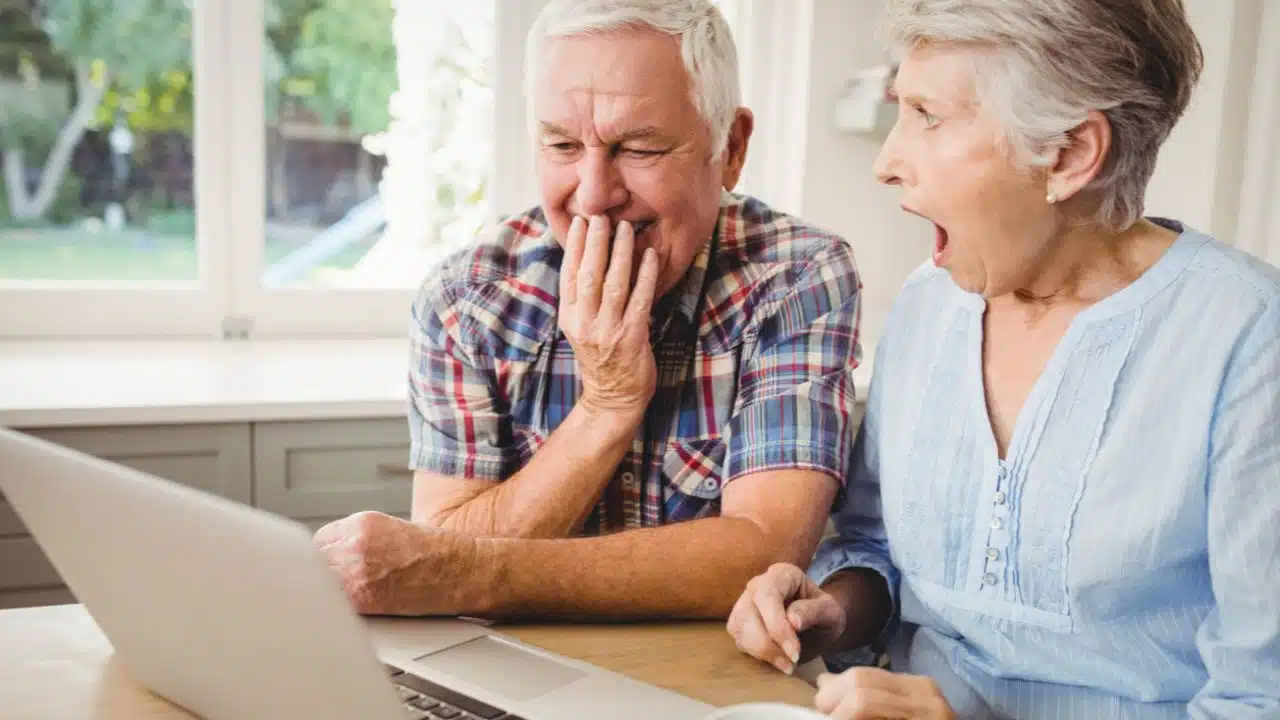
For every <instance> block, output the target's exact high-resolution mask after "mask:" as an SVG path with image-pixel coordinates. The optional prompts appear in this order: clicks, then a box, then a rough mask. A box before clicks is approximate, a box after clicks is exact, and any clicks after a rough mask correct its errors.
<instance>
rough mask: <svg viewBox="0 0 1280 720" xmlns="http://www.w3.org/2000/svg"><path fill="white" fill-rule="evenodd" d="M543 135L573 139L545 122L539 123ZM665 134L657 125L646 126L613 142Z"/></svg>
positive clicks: (565, 132) (662, 136) (567, 133)
mask: <svg viewBox="0 0 1280 720" xmlns="http://www.w3.org/2000/svg"><path fill="white" fill-rule="evenodd" d="M539 125H540V127H541V130H542V134H543V135H559V136H561V137H573V133H571V132H569V131H568V130H566V129H565V128H563V127H560V126H559V125H557V124H555V123H553V122H546V121H543V122H541V123H539ZM664 137H666V136H665V134H664V133H663V132H662V131H661V130H659V129H658V126H656V125H644V126H641V127H638V128H633V129H631V130H628V131H626V132H624V133H622V134H621V135H619V136H618V137H617V138H616V139H615V140H614V141H613V142H615V143H621V142H626V141H628V140H646V139H651V138H664Z"/></svg>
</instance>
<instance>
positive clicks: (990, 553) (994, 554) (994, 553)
mask: <svg viewBox="0 0 1280 720" xmlns="http://www.w3.org/2000/svg"><path fill="white" fill-rule="evenodd" d="M987 559H988V560H999V559H1000V551H999V550H997V549H995V548H987Z"/></svg>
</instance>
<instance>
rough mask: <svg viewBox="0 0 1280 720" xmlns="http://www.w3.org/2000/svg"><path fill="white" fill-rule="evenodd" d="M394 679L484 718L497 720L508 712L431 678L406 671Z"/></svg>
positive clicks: (405, 685)
mask: <svg viewBox="0 0 1280 720" xmlns="http://www.w3.org/2000/svg"><path fill="white" fill-rule="evenodd" d="M392 681H393V682H396V683H398V684H399V685H402V686H404V687H409V688H412V689H414V690H416V691H418V692H420V693H422V694H423V695H430V696H431V697H433V698H435V699H436V700H439V701H441V702H446V703H449V704H450V705H453V706H454V707H457V708H461V709H462V710H465V711H467V712H469V713H471V714H472V715H476V716H478V717H481V718H484V720H496V718H500V717H502V716H503V715H505V714H506V713H505V712H503V711H502V710H499V709H498V708H496V707H494V706H492V705H486V704H484V703H482V702H480V701H479V700H476V699H475V698H470V697H467V696H466V695H463V694H462V693H460V692H455V691H453V690H450V689H449V688H447V687H444V686H442V685H437V684H435V683H433V682H431V681H430V680H426V679H425V678H420V677H418V676H417V675H413V674H410V673H405V674H403V675H397V676H396V677H394V678H392Z"/></svg>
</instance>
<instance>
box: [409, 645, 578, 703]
mask: <svg viewBox="0 0 1280 720" xmlns="http://www.w3.org/2000/svg"><path fill="white" fill-rule="evenodd" d="M413 661H414V662H416V663H419V664H421V665H422V666H424V667H428V668H431V669H432V670H435V671H437V672H442V673H445V674H448V675H452V676H454V677H456V678H458V679H459V680H465V681H466V682H469V683H471V684H472V685H475V686H476V687H479V688H483V689H485V690H487V691H489V692H492V693H496V694H498V695H501V696H503V697H505V698H508V699H511V700H515V701H518V702H526V701H528V700H532V699H534V698H536V697H539V696H542V695H545V694H547V693H549V692H551V691H552V690H557V689H559V688H562V687H564V686H565V685H568V684H569V683H571V682H573V681H574V680H577V679H579V678H582V677H585V676H586V673H584V672H582V671H581V670H578V669H577V668H573V667H570V666H568V665H565V664H564V663H560V662H556V661H555V660H552V659H550V658H546V657H543V656H541V655H536V654H534V653H531V652H529V651H528V650H525V649H523V648H520V647H517V646H515V645H512V644H510V643H506V642H503V641H502V640H499V639H496V638H494V637H492V636H489V635H483V636H481V637H478V638H476V639H475V640H469V641H467V642H464V643H462V644H461V645H454V646H453V647H449V648H445V649H444V650H441V651H439V652H434V653H431V654H429V655H423V656H422V657H418V658H414V659H413Z"/></svg>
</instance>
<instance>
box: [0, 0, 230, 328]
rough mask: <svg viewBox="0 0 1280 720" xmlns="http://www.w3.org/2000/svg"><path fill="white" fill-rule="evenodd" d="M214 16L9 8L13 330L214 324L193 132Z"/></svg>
mask: <svg viewBox="0 0 1280 720" xmlns="http://www.w3.org/2000/svg"><path fill="white" fill-rule="evenodd" d="M203 10H204V9H203V8H193V7H192V6H190V5H188V4H186V3H183V2H144V1H142V0H130V1H127V2H119V3H111V4H103V3H96V2H89V1H88V0H81V1H73V0H66V1H61V2H40V1H38V0H26V1H25V2H13V3H5V4H4V5H0V155H2V156H3V158H2V160H0V165H2V166H3V171H2V172H0V333H6V334H44V333H45V332H46V331H49V330H58V329H72V328H74V329H76V330H77V331H79V332H82V333H84V334H116V333H119V332H124V331H127V328H128V327H132V326H136V325H153V326H155V327H160V328H165V329H168V330H173V329H178V328H180V327H183V326H186V325H188V324H199V323H201V322H204V323H206V324H207V323H209V322H211V321H212V319H213V316H214V313H215V306H216V304H217V298H216V297H214V296H213V295H212V294H210V293H205V292H203V291H202V290H201V288H202V286H203V285H204V284H205V282H206V281H207V280H208V276H209V274H210V273H211V272H214V271H216V263H213V262H211V257H210V254H209V250H210V248H209V247H208V246H207V245H206V243H204V242H203V237H201V236H200V235H199V234H198V233H197V227H196V225H197V221H196V215H195V209H196V208H197V207H200V206H201V205H202V204H203V202H204V199H205V197H206V196H207V195H208V192H205V191H204V189H202V188H200V187H199V184H198V183H197V182H196V176H195V173H196V168H195V166H194V164H193V156H194V155H195V147H194V145H193V138H192V134H191V128H192V126H193V125H194V124H195V121H196V118H195V116H196V114H197V110H196V106H195V102H194V98H195V96H196V94H197V92H198V91H202V90H203V89H204V88H203V85H204V84H205V82H206V78H205V77H204V75H203V73H200V72H196V70H195V68H196V67H197V66H198V65H199V64H200V63H199V62H198V60H199V58H197V57H196V56H195V55H194V54H193V51H192V48H193V42H194V41H196V40H197V38H196V37H195V34H196V32H197V28H198V27H199V26H200V25H202V24H203V18H202V17H201V12H202V11H203ZM211 26H213V25H211ZM143 39H145V41H144V40H143ZM198 237H201V241H199V242H198V241H197V238H198Z"/></svg>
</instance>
